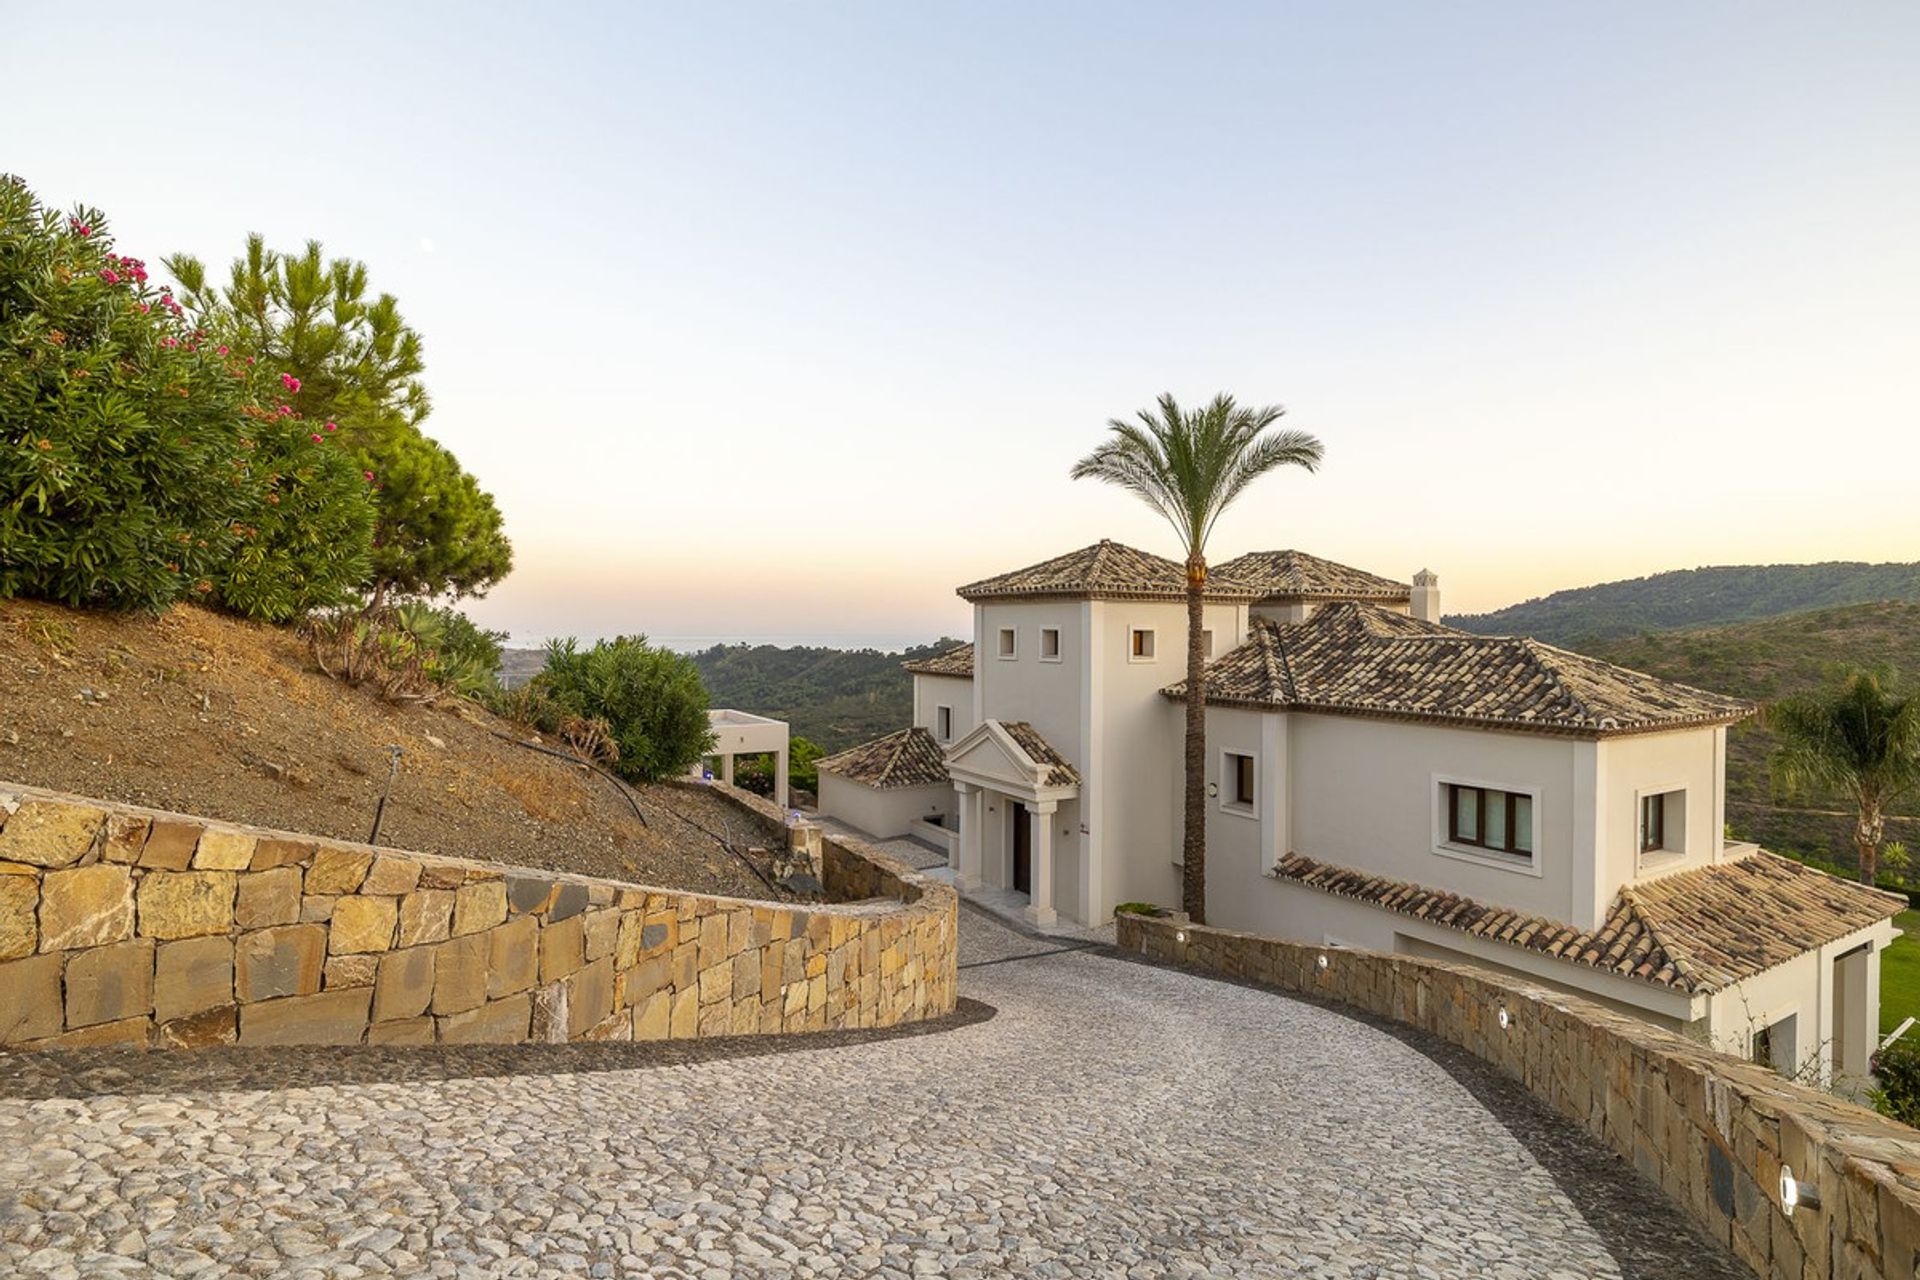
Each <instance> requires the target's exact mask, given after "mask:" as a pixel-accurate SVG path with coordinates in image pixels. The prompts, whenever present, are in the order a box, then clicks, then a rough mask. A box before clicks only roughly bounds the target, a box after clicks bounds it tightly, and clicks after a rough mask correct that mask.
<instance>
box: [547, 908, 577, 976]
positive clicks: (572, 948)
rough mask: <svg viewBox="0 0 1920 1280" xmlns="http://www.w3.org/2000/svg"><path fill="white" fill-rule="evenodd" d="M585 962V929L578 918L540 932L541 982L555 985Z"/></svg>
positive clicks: (553, 925)
mask: <svg viewBox="0 0 1920 1280" xmlns="http://www.w3.org/2000/svg"><path fill="white" fill-rule="evenodd" d="M586 962H587V955H586V926H585V922H584V921H583V920H582V919H581V918H580V917H579V916H574V917H572V918H570V919H567V920H562V921H561V922H560V923H559V924H552V923H549V924H548V925H547V927H546V928H544V929H542V930H541V931H540V981H541V982H557V981H559V980H560V979H561V978H564V977H566V976H568V975H569V974H572V973H575V972H577V971H578V970H579V968H580V966H581V965H583V964H585V963H586Z"/></svg>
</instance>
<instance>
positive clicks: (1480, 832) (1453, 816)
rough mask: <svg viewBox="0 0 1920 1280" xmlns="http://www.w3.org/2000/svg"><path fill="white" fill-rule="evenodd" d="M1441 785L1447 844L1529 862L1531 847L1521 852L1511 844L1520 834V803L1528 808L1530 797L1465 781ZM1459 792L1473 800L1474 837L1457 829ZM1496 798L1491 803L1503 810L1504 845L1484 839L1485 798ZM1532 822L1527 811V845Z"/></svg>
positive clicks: (1458, 821) (1531, 833) (1530, 840)
mask: <svg viewBox="0 0 1920 1280" xmlns="http://www.w3.org/2000/svg"><path fill="white" fill-rule="evenodd" d="M1441 786H1442V787H1443V788H1444V789H1445V793H1446V794H1445V798H1446V806H1447V828H1446V829H1447V843H1448V844H1455V845H1462V846H1464V847H1466V848H1469V849H1484V850H1486V851H1487V852H1488V853H1497V854H1501V855H1503V856H1505V857H1510V858H1524V859H1525V860H1526V861H1528V862H1532V861H1533V854H1534V851H1533V850H1532V849H1531V848H1526V849H1523V848H1521V847H1520V846H1519V845H1518V844H1517V843H1515V842H1516V840H1517V839H1518V834H1519V831H1520V820H1519V816H1520V801H1522V800H1525V801H1528V802H1529V805H1531V803H1532V801H1533V797H1532V796H1531V795H1529V794H1528V793H1526V792H1524V791H1502V790H1500V789H1499V788H1498V787H1479V786H1473V785H1471V784H1469V783H1465V782H1446V783H1442V784H1441ZM1462 792H1469V793H1471V794H1472V795H1473V797H1474V801H1473V806H1474V807H1473V816H1474V824H1473V825H1474V831H1475V833H1476V834H1474V835H1467V834H1466V833H1465V832H1463V831H1462V830H1461V829H1460V793H1462ZM1496 796H1497V797H1498V800H1496V801H1494V803H1497V804H1500V805H1501V806H1503V807H1504V809H1505V810H1506V823H1505V827H1504V829H1505V831H1506V833H1507V835H1506V843H1505V844H1493V843H1491V842H1489V841H1488V840H1487V838H1486V833H1487V804H1488V799H1489V797H1496ZM1532 823H1533V818H1532V814H1531V812H1529V814H1528V818H1527V843H1528V844H1529V845H1531V844H1532V843H1533V828H1532Z"/></svg>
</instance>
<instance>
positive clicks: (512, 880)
mask: <svg viewBox="0 0 1920 1280" xmlns="http://www.w3.org/2000/svg"><path fill="white" fill-rule="evenodd" d="M553 890H554V882H553V881H551V880H548V879H546V878H545V877H543V876H516V875H510V876H508V877H507V910H509V911H511V912H513V913H514V914H515V915H518V914H520V913H522V912H531V911H540V910H542V909H544V908H545V907H546V905H547V903H548V902H549V901H551V900H552V898H553Z"/></svg>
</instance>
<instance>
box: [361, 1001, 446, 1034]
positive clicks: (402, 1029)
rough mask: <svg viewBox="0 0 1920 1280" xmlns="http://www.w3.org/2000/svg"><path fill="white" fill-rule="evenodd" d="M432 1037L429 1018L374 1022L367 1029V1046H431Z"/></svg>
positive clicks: (430, 1019)
mask: <svg viewBox="0 0 1920 1280" xmlns="http://www.w3.org/2000/svg"><path fill="white" fill-rule="evenodd" d="M377 998H378V997H376V999H377ZM433 1036H434V1029H433V1019H432V1018H429V1017H418V1018H407V1019H404V1020H402V1021H399V1022H376V1023H374V1024H373V1025H372V1026H371V1027H368V1028H367V1043H368V1044H412V1045H418V1044H432V1043H433Z"/></svg>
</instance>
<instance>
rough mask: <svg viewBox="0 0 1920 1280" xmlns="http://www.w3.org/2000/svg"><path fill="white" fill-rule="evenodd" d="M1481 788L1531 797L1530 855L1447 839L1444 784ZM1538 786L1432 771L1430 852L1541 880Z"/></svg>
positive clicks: (1540, 822)
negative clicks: (1483, 847) (1531, 828)
mask: <svg viewBox="0 0 1920 1280" xmlns="http://www.w3.org/2000/svg"><path fill="white" fill-rule="evenodd" d="M1449 786H1455V787H1484V788H1485V789H1487V790H1489V791H1505V792H1509V793H1511V794H1513V795H1516V796H1527V797H1529V798H1530V799H1531V800H1532V802H1533V803H1532V806H1531V807H1532V809H1533V840H1532V844H1533V854H1532V856H1531V857H1529V858H1527V859H1525V860H1524V861H1523V860H1522V859H1521V856H1520V855H1519V854H1517V853H1500V852H1498V851H1496V850H1493V849H1480V848H1476V847H1474V846H1472V845H1464V844H1454V843H1453V842H1452V841H1450V840H1449V839H1447V833H1448V832H1449V831H1451V830H1452V828H1451V827H1450V826H1448V825H1447V823H1448V816H1449V815H1448V813H1447V805H1446V800H1445V796H1446V794H1447V787H1449ZM1540 801H1541V795H1540V788H1539V787H1525V786H1520V785H1518V784H1516V783H1513V782H1501V781H1499V780H1498V779H1495V778H1469V777H1466V776H1464V775H1462V774H1456V773H1433V774H1429V775H1428V777H1427V804H1428V805H1429V806H1430V809H1431V812H1432V823H1433V826H1432V835H1433V852H1434V853H1435V854H1437V855H1439V856H1440V857H1442V858H1452V859H1454V860H1455V861H1457V862H1471V863H1473V864H1474V865H1476V866H1481V867H1493V868H1496V869H1497V870H1500V871H1511V872H1513V873H1515V874H1516V875H1523V876H1532V877H1533V878H1534V879H1536V880H1538V879H1542V878H1544V877H1545V875H1546V873H1545V872H1544V871H1543V870H1542V869H1541V862H1542V861H1543V857H1544V851H1543V850H1542V849H1541V847H1540V829H1541V827H1542V825H1544V824H1543V819H1542V816H1541V815H1542V812H1543V808H1542V805H1541V803H1540Z"/></svg>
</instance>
